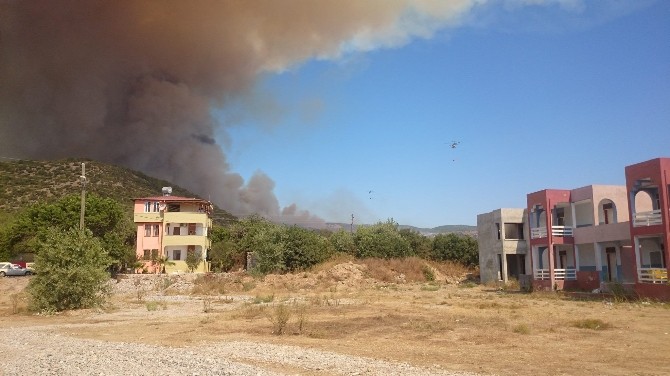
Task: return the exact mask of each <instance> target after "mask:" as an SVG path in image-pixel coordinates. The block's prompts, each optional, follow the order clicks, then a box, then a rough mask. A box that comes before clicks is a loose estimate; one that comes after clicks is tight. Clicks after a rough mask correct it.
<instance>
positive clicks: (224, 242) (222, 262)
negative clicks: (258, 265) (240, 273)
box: [208, 223, 245, 272]
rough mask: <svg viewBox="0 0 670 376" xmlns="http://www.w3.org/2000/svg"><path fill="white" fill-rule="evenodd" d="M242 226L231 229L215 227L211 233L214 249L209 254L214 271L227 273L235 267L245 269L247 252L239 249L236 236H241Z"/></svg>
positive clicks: (236, 225)
mask: <svg viewBox="0 0 670 376" xmlns="http://www.w3.org/2000/svg"><path fill="white" fill-rule="evenodd" d="M241 226H242V225H240V224H238V223H236V224H234V225H233V226H231V227H221V226H214V227H213V228H212V232H211V238H212V248H211V249H210V250H209V252H208V257H209V261H210V262H211V265H212V270H214V271H220V272H227V271H230V270H232V269H233V268H235V267H238V268H239V267H243V266H244V260H245V251H244V250H242V249H239V247H238V244H237V242H236V241H235V240H236V239H235V238H234V235H239V234H240V232H241V231H240V229H239V227H241Z"/></svg>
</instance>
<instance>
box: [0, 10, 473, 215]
mask: <svg viewBox="0 0 670 376" xmlns="http://www.w3.org/2000/svg"><path fill="white" fill-rule="evenodd" d="M476 3H477V2H476V1H465V0H455V1H409V0H407V1H400V0H399V1H390V0H366V1H355V0H352V1H343V0H332V1H330V0H320V1H311V0H304V1H303V0H293V1H271V0H270V1H1V0H0V150H2V151H3V154H5V155H11V156H16V157H20V158H31V159H53V158H63V157H88V158H92V159H95V160H100V161H104V162H109V163H115V164H120V165H124V166H127V167H130V168H134V169H138V170H140V171H143V172H145V173H147V174H149V175H152V176H156V177H159V178H163V179H166V180H170V181H173V182H175V183H177V184H179V185H181V186H183V187H186V188H189V189H191V190H192V191H194V192H196V193H198V194H200V195H202V196H204V197H211V199H212V201H214V202H215V203H216V204H218V205H219V206H221V207H222V208H224V209H226V210H228V211H230V212H232V213H234V214H236V215H246V214H250V213H259V214H261V215H265V216H267V217H270V218H273V219H275V220H280V221H283V222H289V223H290V222H293V223H297V222H300V221H305V220H309V221H313V220H314V217H313V216H312V215H311V214H310V213H309V212H307V211H304V210H300V209H298V208H296V207H295V205H289V206H287V207H286V208H283V209H282V208H281V207H280V205H279V203H278V200H277V199H276V197H275V196H274V193H273V188H274V182H273V180H272V179H271V178H270V177H268V176H267V175H265V174H264V173H262V172H258V173H257V174H256V175H254V176H253V177H251V178H250V179H249V180H248V181H246V182H245V181H244V180H243V178H242V177H241V176H240V175H238V174H236V173H234V172H233V171H232V169H231V166H229V165H228V163H227V162H226V156H225V154H224V151H223V149H222V147H221V146H220V145H219V144H217V141H216V136H217V135H218V136H219V137H220V135H221V134H225V129H221V128H222V127H224V125H222V124H219V123H218V122H217V120H216V119H215V118H213V116H212V115H211V112H212V109H217V108H225V106H226V104H227V103H228V102H229V101H230V100H231V99H233V98H236V97H239V96H241V95H243V94H245V93H247V92H248V91H249V90H250V89H251V88H252V87H253V85H254V82H255V79H256V78H257V77H258V75H259V74H261V73H265V72H277V71H281V70H284V69H287V68H290V67H291V66H294V65H296V64H299V63H301V62H304V61H306V60H308V59H313V58H317V59H336V58H338V57H339V56H341V55H342V54H346V53H348V52H352V51H366V50H372V49H375V48H380V47H393V46H398V45H402V44H403V43H406V42H407V41H408V40H409V39H410V38H412V37H430V36H431V34H432V33H433V32H434V31H435V30H437V29H438V28H440V27H443V26H445V25H446V24H449V23H452V22H456V21H457V20H458V18H459V16H461V15H462V14H463V13H465V12H467V11H468V10H470V8H472V7H473V6H474V5H475V4H476ZM258 110H259V111H262V109H258ZM258 167H259V168H262V166H258Z"/></svg>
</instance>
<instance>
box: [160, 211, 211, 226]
mask: <svg viewBox="0 0 670 376" xmlns="http://www.w3.org/2000/svg"><path fill="white" fill-rule="evenodd" d="M165 222H166V223H202V224H204V225H205V227H210V226H211V220H210V219H209V218H208V217H207V214H206V213H198V212H167V213H165Z"/></svg>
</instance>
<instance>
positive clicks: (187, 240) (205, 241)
mask: <svg viewBox="0 0 670 376" xmlns="http://www.w3.org/2000/svg"><path fill="white" fill-rule="evenodd" d="M183 245H199V246H202V247H203V248H209V238H207V237H206V236H203V235H165V236H164V237H163V246H164V247H166V246H183Z"/></svg>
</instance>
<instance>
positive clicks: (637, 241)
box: [633, 236, 642, 283]
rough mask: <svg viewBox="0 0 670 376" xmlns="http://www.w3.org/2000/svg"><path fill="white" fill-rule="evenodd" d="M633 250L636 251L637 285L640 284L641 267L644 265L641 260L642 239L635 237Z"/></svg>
mask: <svg viewBox="0 0 670 376" xmlns="http://www.w3.org/2000/svg"><path fill="white" fill-rule="evenodd" d="M633 249H634V250H635V265H636V266H637V267H636V268H635V283H640V265H642V260H640V239H639V238H638V237H637V236H633Z"/></svg>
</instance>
